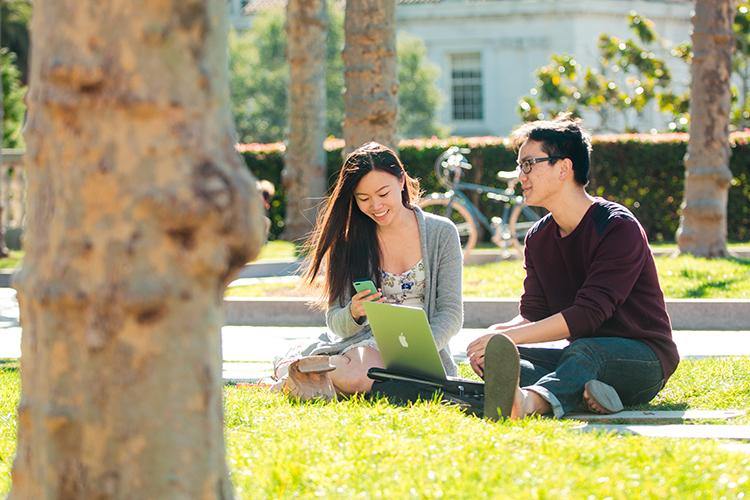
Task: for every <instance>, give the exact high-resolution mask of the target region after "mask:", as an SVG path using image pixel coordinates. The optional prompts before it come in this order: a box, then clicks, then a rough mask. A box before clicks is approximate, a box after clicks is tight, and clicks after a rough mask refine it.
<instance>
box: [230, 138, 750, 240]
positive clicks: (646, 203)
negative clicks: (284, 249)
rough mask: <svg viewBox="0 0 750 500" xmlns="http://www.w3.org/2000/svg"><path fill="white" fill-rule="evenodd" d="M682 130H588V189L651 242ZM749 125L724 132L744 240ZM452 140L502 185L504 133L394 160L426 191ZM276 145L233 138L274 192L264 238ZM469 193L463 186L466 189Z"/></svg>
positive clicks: (440, 144) (732, 214) (476, 175)
mask: <svg viewBox="0 0 750 500" xmlns="http://www.w3.org/2000/svg"><path fill="white" fill-rule="evenodd" d="M687 139H688V136H687V134H660V135H648V134H629V135H612V136H596V137H594V141H593V142H594V151H593V153H592V156H591V175H590V177H591V184H590V185H589V188H588V190H589V192H590V193H591V194H593V195H597V196H602V197H604V198H607V199H609V200H613V201H617V202H619V203H622V204H623V205H625V206H626V207H628V208H629V209H630V210H632V211H633V213H634V214H635V215H636V217H638V219H639V220H640V221H641V224H643V227H644V229H645V230H646V234H648V237H649V239H650V240H651V241H653V242H660V241H674V238H675V232H676V231H677V228H678V227H679V224H680V219H679V218H680V203H682V197H683V189H684V179H685V165H684V162H683V158H684V157H685V152H686V150H687ZM749 139H750V133H736V134H733V135H732V137H731V142H732V153H733V154H732V158H731V160H730V169H731V170H732V174H733V177H734V178H733V180H732V186H731V187H730V189H729V201H728V220H727V229H728V240H729V241H730V242H747V241H750V144H748V140H749ZM452 145H458V146H460V147H464V148H469V149H471V153H469V154H468V155H467V158H468V160H469V162H470V163H471V164H472V165H473V166H474V168H473V169H472V170H471V171H469V172H468V173H467V176H466V181H468V182H472V183H476V184H482V185H487V186H494V187H498V188H504V187H505V186H504V185H503V183H501V182H499V181H497V180H496V179H495V174H496V173H497V172H498V171H499V170H513V169H514V168H515V159H516V153H515V152H514V151H512V150H511V149H510V148H509V147H508V143H507V140H506V139H503V138H497V137H477V138H465V139H464V138H452V139H450V140H436V139H430V140H412V141H402V142H401V143H400V145H399V149H400V156H401V160H402V161H403V162H404V165H405V166H406V169H407V171H408V172H409V173H410V174H411V175H412V176H414V177H418V178H420V179H421V181H422V189H424V191H425V192H426V193H431V192H434V191H441V190H442V188H441V186H440V185H439V184H438V182H437V178H436V177H435V174H434V172H433V164H434V162H435V160H436V158H437V157H438V156H439V155H440V153H441V152H442V151H444V150H445V149H446V148H447V147H449V146H452ZM342 148H343V141H341V140H330V141H327V142H326V150H327V151H328V178H329V183H333V182H334V181H335V179H336V174H337V172H338V170H339V168H341V163H342V156H341V151H342ZM283 149H284V148H283V146H282V145H280V144H268V145H261V144H253V145H238V150H239V151H240V152H241V154H242V156H243V157H244V159H245V162H246V163H247V165H248V167H249V168H250V170H251V171H252V172H253V174H254V175H255V176H256V177H257V178H259V179H267V180H269V181H271V182H272V183H273V184H274V185H275V186H276V195H275V196H274V198H273V200H272V204H271V209H270V213H269V216H270V217H271V220H272V221H273V227H272V235H271V237H272V238H275V237H277V236H278V235H279V234H280V233H281V232H282V231H283V223H284V212H285V208H286V201H285V200H286V199H285V193H284V187H283V185H282V184H281V171H282V169H283V167H284V162H283ZM467 194H470V195H471V193H467ZM473 198H474V202H475V203H478V204H479V206H480V207H481V209H482V211H483V213H484V214H485V215H487V216H488V217H491V216H495V215H500V214H501V211H502V206H499V205H498V204H497V203H493V202H491V201H489V200H487V198H486V197H485V196H480V195H477V194H474V195H473Z"/></svg>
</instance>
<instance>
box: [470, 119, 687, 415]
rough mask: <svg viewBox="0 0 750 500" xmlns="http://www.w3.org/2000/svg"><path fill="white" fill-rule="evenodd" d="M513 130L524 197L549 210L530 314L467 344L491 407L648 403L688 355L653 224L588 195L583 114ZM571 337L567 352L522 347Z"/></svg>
mask: <svg viewBox="0 0 750 500" xmlns="http://www.w3.org/2000/svg"><path fill="white" fill-rule="evenodd" d="M512 139H513V144H514V146H515V147H517V148H518V147H519V145H520V148H519V149H518V169H519V182H520V184H521V186H522V187H523V193H524V196H525V197H526V203H528V204H529V205H532V206H538V207H544V208H546V209H547V210H548V211H549V212H550V213H549V214H547V215H546V216H545V217H544V218H542V220H540V221H539V222H538V223H537V224H536V225H535V226H534V227H533V228H532V229H531V230H530V231H529V233H528V235H527V236H526V247H525V250H524V268H525V269H526V278H525V279H524V292H523V295H522V296H521V305H520V314H519V315H518V316H517V317H516V318H514V319H513V320H511V321H509V322H507V323H501V324H497V325H493V326H491V327H490V328H489V330H488V331H489V333H488V334H486V335H484V336H482V337H480V338H478V339H477V340H475V341H474V342H472V343H471V344H470V345H469V347H468V349H467V351H468V354H469V358H470V361H471V366H472V367H473V368H474V371H476V372H477V374H479V375H480V376H483V377H484V378H485V381H486V389H485V398H486V399H485V415H486V416H488V417H489V418H496V417H497V416H498V411H499V413H500V414H501V415H502V416H503V417H508V416H509V415H510V417H511V418H523V417H525V416H526V415H533V414H545V413H550V412H552V413H553V414H554V416H555V417H557V418H560V417H562V416H563V415H565V414H566V413H568V412H570V411H573V410H576V409H588V410H589V411H593V412H596V413H614V412H617V411H620V410H621V409H622V407H623V406H622V403H625V404H627V405H632V404H637V403H646V402H648V401H650V400H651V399H652V398H653V397H654V396H655V395H656V394H657V393H658V392H659V391H660V390H661V389H662V388H663V387H664V384H665V383H666V381H667V379H668V378H669V377H670V375H672V373H673V372H674V371H675V369H676V368H677V364H678V363H679V355H678V353H677V348H676V346H675V344H674V342H673V341H672V329H671V324H670V320H669V316H668V315H667V311H666V305H665V303H664V295H663V293H662V291H661V287H660V286H659V281H658V277H657V274H656V267H655V265H654V259H653V255H652V254H651V250H650V248H649V245H648V240H647V239H646V234H645V233H644V231H643V228H642V227H641V225H640V223H639V222H638V220H636V218H635V217H634V216H633V214H632V213H631V212H630V211H629V210H628V209H626V208H625V207H623V206H622V205H619V204H617V203H614V202H610V201H607V200H604V199H602V198H595V197H592V196H590V195H589V194H588V193H587V192H586V190H585V187H586V185H587V184H588V172H589V157H590V153H591V139H590V136H589V135H588V133H587V132H586V131H584V130H583V129H582V128H581V126H580V123H579V122H578V121H577V120H576V121H574V120H571V119H570V118H569V115H568V114H565V115H560V116H558V117H557V118H555V119H554V120H551V121H537V122H533V123H527V124H524V125H522V126H521V127H520V128H518V129H517V130H516V131H515V132H514V133H513V135H512ZM562 339H568V340H569V341H570V344H569V345H568V346H567V347H565V348H563V349H547V348H528V347H527V348H525V347H519V348H518V350H517V351H516V348H515V345H519V344H529V343H538V342H547V341H553V340H562ZM519 354H520V380H519V375H518V374H519V367H518V363H519ZM485 367H486V369H485ZM519 381H520V387H519ZM498 406H499V409H498V408H497V407H498Z"/></svg>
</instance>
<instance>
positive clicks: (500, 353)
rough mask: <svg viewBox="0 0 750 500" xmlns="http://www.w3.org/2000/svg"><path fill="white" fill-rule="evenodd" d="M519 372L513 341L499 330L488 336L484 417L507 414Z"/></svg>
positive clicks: (498, 416)
mask: <svg viewBox="0 0 750 500" xmlns="http://www.w3.org/2000/svg"><path fill="white" fill-rule="evenodd" d="M520 373H521V362H520V357H519V355H518V349H517V348H516V344H514V343H513V341H512V340H510V338H509V337H508V336H506V335H503V334H498V335H495V336H494V337H492V338H491V339H490V341H489V342H488V343H487V348H486V349H485V351H484V418H487V419H490V420H498V419H500V418H510V412H511V410H512V409H513V400H514V399H515V397H516V391H517V390H518V377H519V375H520Z"/></svg>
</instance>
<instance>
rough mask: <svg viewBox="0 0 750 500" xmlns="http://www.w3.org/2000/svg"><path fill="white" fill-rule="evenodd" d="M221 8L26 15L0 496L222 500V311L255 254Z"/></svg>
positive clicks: (203, 2) (191, 4) (60, 3)
mask: <svg viewBox="0 0 750 500" xmlns="http://www.w3.org/2000/svg"><path fill="white" fill-rule="evenodd" d="M225 3H226V2H225V1H224V0H182V1H180V2H172V1H167V0H136V1H132V0H111V1H108V2H101V1H98V0H96V1H95V0H36V1H35V2H34V19H33V28H32V36H33V40H34V41H33V47H32V51H33V56H32V58H31V64H32V68H31V77H30V82H31V89H30V93H29V97H28V104H29V115H28V122H27V129H26V130H27V141H28V142H27V146H28V149H27V155H26V157H27V158H26V163H27V165H26V167H27V172H28V220H27V222H28V223H27V232H26V234H27V238H26V255H25V258H24V263H23V268H22V270H21V271H20V274H19V275H18V276H17V278H16V280H15V283H16V286H17V288H18V299H19V304H20V307H21V319H22V323H21V324H22V327H23V340H22V351H23V357H22V360H21V380H22V394H21V402H20V405H19V408H18V451H17V455H16V457H15V461H14V463H13V470H12V481H13V484H12V489H11V492H10V496H9V498H11V499H13V500H17V499H28V500H45V499H62V498H77V499H105V498H106V499H126V498H127V499H133V498H164V499H167V498H168V499H177V498H185V499H188V498H190V499H192V498H202V499H218V498H222V499H229V498H232V497H233V494H232V486H231V483H230V482H229V477H228V469H227V466H226V463H225V451H224V437H223V414H222V403H221V336H220V328H221V326H222V324H223V313H222V295H223V292H224V289H225V286H226V285H227V283H228V281H229V280H230V279H231V278H232V276H233V275H234V273H235V271H236V270H237V269H238V268H239V267H240V266H242V265H243V264H245V263H246V262H247V261H248V260H250V259H252V258H254V257H255V256H257V254H258V253H259V251H260V248H261V246H262V244H263V241H262V237H263V233H264V229H265V228H264V221H263V210H262V205H261V202H260V197H259V196H258V193H257V191H256V189H255V186H254V182H253V179H252V178H251V176H250V175H249V174H248V171H247V168H246V167H245V166H244V165H243V163H242V161H241V159H240V157H239V156H238V155H237V153H236V152H235V150H234V139H233V138H234V131H233V126H232V120H231V117H230V114H229V107H228V101H229V95H228V84H227V80H228V75H227V48H226V43H227V33H226V26H225V24H226V5H225Z"/></svg>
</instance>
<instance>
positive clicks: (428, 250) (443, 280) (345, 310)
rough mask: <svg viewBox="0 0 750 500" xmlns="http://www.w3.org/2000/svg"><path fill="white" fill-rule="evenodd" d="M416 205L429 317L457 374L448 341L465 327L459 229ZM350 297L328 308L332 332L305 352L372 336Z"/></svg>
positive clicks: (335, 348)
mask: <svg viewBox="0 0 750 500" xmlns="http://www.w3.org/2000/svg"><path fill="white" fill-rule="evenodd" d="M412 208H413V210H414V213H415V214H416V216H417V224H418V226H419V239H420V241H421V243H422V261H423V262H424V266H425V275H426V281H425V295H424V302H425V312H426V313H427V320H428V321H429V322H430V328H431V329H432V334H433V335H434V337H435V343H436V344H437V348H438V351H439V352H440V358H441V360H442V361H443V366H444V367H445V371H446V373H447V374H448V375H449V376H456V375H457V374H458V367H457V366H456V363H455V361H453V356H452V355H451V352H450V347H449V346H448V342H449V341H450V339H451V338H453V336H455V335H456V334H457V333H458V331H459V330H460V329H461V327H462V326H463V296H462V293H463V291H462V280H463V257H462V255H461V244H460V241H459V238H458V230H457V229H456V226H455V225H453V223H452V222H451V221H450V220H448V219H446V218H444V217H439V216H437V215H433V214H431V213H426V212H423V211H422V210H421V209H420V208H419V207H412ZM350 299H351V295H349V296H347V297H346V298H345V303H346V305H345V306H344V307H341V306H340V305H339V303H338V302H335V303H334V304H333V305H332V306H330V307H329V308H328V311H327V313H326V324H327V325H328V329H329V330H330V333H329V332H325V333H324V334H322V335H321V336H320V337H318V338H317V339H316V340H315V342H314V345H310V346H308V348H306V349H304V350H303V354H305V355H316V354H323V355H332V354H336V353H338V352H342V351H343V350H344V349H346V348H347V347H348V346H350V345H354V344H356V343H358V342H361V341H363V340H365V339H368V338H372V331H371V330H370V325H369V323H368V322H367V321H365V322H364V323H363V324H361V325H360V324H358V323H357V322H356V321H354V318H352V315H351V312H350V309H349V306H350V305H351V300H350ZM331 334H332V335H331Z"/></svg>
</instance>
